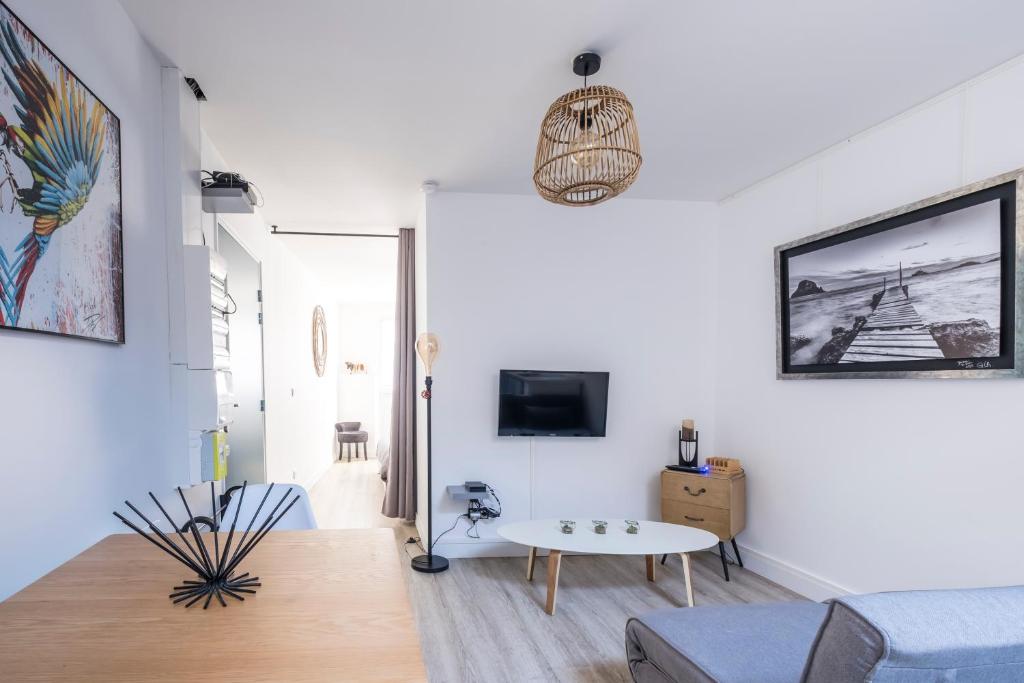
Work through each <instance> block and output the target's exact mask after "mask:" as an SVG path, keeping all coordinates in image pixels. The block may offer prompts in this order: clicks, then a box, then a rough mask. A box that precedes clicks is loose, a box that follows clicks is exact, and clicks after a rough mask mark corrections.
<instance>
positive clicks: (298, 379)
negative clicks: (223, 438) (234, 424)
mask: <svg viewBox="0 0 1024 683" xmlns="http://www.w3.org/2000/svg"><path fill="white" fill-rule="evenodd" d="M202 166H203V168H204V169H207V170H232V171H241V172H242V174H243V175H244V174H245V169H236V168H234V167H233V166H231V164H230V163H229V162H227V161H225V160H224V158H223V157H222V156H221V154H220V152H218V151H217V148H216V146H215V145H214V143H213V141H212V140H210V139H209V137H207V136H206V134H205V133H204V134H203V135H202ZM253 180H255V181H256V182H259V180H258V179H255V178H254V179H253ZM215 220H220V222H221V223H222V224H223V225H224V226H225V227H226V228H227V229H228V230H229V232H231V234H232V235H234V237H235V238H236V239H237V240H238V241H239V243H240V244H242V245H243V246H244V247H245V248H246V249H248V251H249V252H250V253H251V254H252V255H253V257H254V258H256V259H257V260H258V261H260V262H261V264H262V267H263V320H264V325H263V357H264V390H265V392H266V401H267V414H266V425H267V438H266V449H267V479H268V481H276V482H292V481H294V482H298V483H299V484H301V485H303V486H305V487H306V488H307V489H309V488H312V486H313V484H315V483H316V482H317V480H319V478H320V477H321V476H322V475H323V473H324V472H326V471H327V468H329V467H330V465H331V462H332V458H333V448H334V423H335V421H336V418H335V416H336V414H337V401H338V394H337V373H338V363H337V362H336V360H335V358H333V357H330V358H329V359H328V363H327V370H326V372H325V373H324V376H323V377H318V376H317V374H316V372H315V370H314V369H313V356H312V350H311V343H312V342H311V324H312V318H313V308H314V306H316V305H317V304H319V305H321V306H323V307H324V311H325V317H326V319H327V324H328V349H330V346H331V344H333V343H335V341H336V340H337V332H336V330H337V327H336V326H337V320H336V315H335V311H334V308H333V307H332V306H331V302H332V301H333V298H332V297H329V296H328V293H327V292H324V291H323V290H322V288H321V287H320V285H319V284H318V283H317V282H316V281H315V280H314V279H313V276H312V275H311V274H310V273H309V271H308V270H307V269H306V268H305V266H303V264H302V262H301V261H300V260H299V258H298V257H297V256H295V254H294V253H292V251H291V250H290V249H288V247H287V245H286V244H285V242H284V239H285V238H282V237H280V236H278V237H274V236H273V235H271V234H270V229H269V227H268V226H267V224H266V223H265V222H264V220H263V217H262V215H261V214H260V212H259V210H258V209H257V210H256V212H255V213H252V214H231V215H226V214H225V215H219V216H216V217H215V216H214V215H212V214H203V234H204V235H206V241H207V243H208V244H213V243H214V242H213V240H214V237H213V235H214V225H215V224H214V221H215Z"/></svg>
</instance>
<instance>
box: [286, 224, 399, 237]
mask: <svg viewBox="0 0 1024 683" xmlns="http://www.w3.org/2000/svg"><path fill="white" fill-rule="evenodd" d="M270 234H271V235H312V236H315V237H388V238H391V239H397V238H398V235H380V234H377V233H373V232H301V231H294V230H278V229H277V226H276V225H271V226H270Z"/></svg>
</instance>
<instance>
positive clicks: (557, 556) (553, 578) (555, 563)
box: [544, 550, 562, 614]
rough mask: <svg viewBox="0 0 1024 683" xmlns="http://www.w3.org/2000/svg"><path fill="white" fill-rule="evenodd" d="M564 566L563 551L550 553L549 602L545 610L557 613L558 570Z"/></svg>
mask: <svg viewBox="0 0 1024 683" xmlns="http://www.w3.org/2000/svg"><path fill="white" fill-rule="evenodd" d="M561 568H562V551H561V550H552V551H550V552H549V553H548V602H547V604H546V605H545V606H544V611H545V612H547V613H548V614H554V613H555V600H556V599H557V597H558V571H559V570H560V569H561Z"/></svg>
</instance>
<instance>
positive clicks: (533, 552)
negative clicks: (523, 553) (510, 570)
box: [526, 546, 537, 581]
mask: <svg viewBox="0 0 1024 683" xmlns="http://www.w3.org/2000/svg"><path fill="white" fill-rule="evenodd" d="M536 561H537V549H536V548H534V547H532V546H531V547H530V555H529V557H527V558H526V580H527V581H533V565H534V563H535V562H536Z"/></svg>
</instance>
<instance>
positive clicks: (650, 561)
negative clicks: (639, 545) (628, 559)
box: [644, 555, 657, 581]
mask: <svg viewBox="0 0 1024 683" xmlns="http://www.w3.org/2000/svg"><path fill="white" fill-rule="evenodd" d="M644 557H645V558H646V559H647V580H648V581H654V568H655V566H657V565H655V564H654V555H645V556H644Z"/></svg>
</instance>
